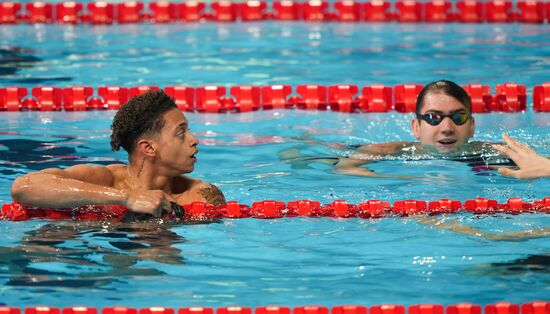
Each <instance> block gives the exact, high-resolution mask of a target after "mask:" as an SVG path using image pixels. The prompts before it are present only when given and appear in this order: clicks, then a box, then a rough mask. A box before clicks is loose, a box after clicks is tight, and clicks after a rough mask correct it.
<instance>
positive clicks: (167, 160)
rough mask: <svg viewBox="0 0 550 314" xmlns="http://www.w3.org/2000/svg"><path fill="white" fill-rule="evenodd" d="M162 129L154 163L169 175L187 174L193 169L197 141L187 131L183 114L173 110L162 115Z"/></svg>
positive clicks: (186, 122)
mask: <svg viewBox="0 0 550 314" xmlns="http://www.w3.org/2000/svg"><path fill="white" fill-rule="evenodd" d="M163 118H164V127H163V128H162V130H161V131H160V134H159V135H158V138H157V140H156V141H155V142H156V152H155V154H156V155H155V157H156V162H158V163H159V164H161V165H162V166H163V169H167V171H169V173H168V174H169V175H180V174H182V173H189V172H191V171H193V169H194V168H195V163H196V162H197V158H196V156H195V155H196V154H197V153H198V149H197V145H198V144H199V141H198V140H197V138H196V137H195V135H193V133H191V131H190V130H189V122H188V121H187V118H185V116H184V115H183V113H182V112H181V111H180V110H179V109H177V108H174V109H172V110H170V111H168V112H166V113H165V114H164V115H163Z"/></svg>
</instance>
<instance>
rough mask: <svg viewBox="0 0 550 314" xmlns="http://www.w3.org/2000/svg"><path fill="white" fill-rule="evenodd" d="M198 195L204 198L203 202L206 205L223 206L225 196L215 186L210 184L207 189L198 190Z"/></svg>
mask: <svg viewBox="0 0 550 314" xmlns="http://www.w3.org/2000/svg"><path fill="white" fill-rule="evenodd" d="M199 194H200V195H202V197H204V200H205V202H206V203H208V204H213V205H216V206H218V205H223V204H225V196H223V193H222V191H220V189H218V187H217V186H215V185H213V184H210V185H209V186H208V187H206V188H204V189H200V190H199Z"/></svg>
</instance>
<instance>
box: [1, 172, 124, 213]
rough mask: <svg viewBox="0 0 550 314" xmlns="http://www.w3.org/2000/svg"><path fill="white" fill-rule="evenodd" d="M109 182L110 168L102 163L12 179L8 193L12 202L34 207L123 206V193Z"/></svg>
mask: <svg viewBox="0 0 550 314" xmlns="http://www.w3.org/2000/svg"><path fill="white" fill-rule="evenodd" d="M113 182H114V177H113V174H112V172H111V170H110V169H108V168H107V167H103V166H91V165H77V166H73V167H70V168H67V169H64V170H63V169H57V168H51V169H44V170H41V171H38V172H34V173H30V174H27V175H24V176H22V177H19V178H17V179H15V181H14V182H13V185H12V187H11V194H12V197H13V200H14V201H16V202H20V203H22V204H25V205H30V206H36V207H50V208H67V207H76V206H82V205H93V204H104V205H108V204H120V205H124V203H125V201H126V198H127V196H126V194H125V193H124V191H122V190H118V189H115V188H113V187H112V185H113Z"/></svg>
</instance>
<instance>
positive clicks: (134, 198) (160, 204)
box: [124, 190, 176, 217]
mask: <svg viewBox="0 0 550 314" xmlns="http://www.w3.org/2000/svg"><path fill="white" fill-rule="evenodd" d="M125 192H126V195H127V197H126V202H125V204H124V206H126V208H128V209H129V210H130V211H131V212H134V213H139V214H151V215H153V216H154V217H160V216H161V215H162V211H163V210H165V211H167V212H172V205H171V204H170V202H176V200H175V199H174V198H173V197H172V196H170V195H168V194H166V193H165V192H163V191H161V190H151V191H149V190H127V191H125Z"/></svg>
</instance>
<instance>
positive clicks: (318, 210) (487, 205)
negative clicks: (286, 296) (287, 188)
mask: <svg viewBox="0 0 550 314" xmlns="http://www.w3.org/2000/svg"><path fill="white" fill-rule="evenodd" d="M127 212H128V210H127V209H126V208H125V207H123V206H119V205H108V206H82V207H78V208H74V209H52V208H35V207H28V206H23V205H21V204H19V203H11V204H4V205H2V209H1V213H0V219H3V220H13V221H19V220H30V219H34V218H39V219H74V220H114V221H118V220H120V219H122V218H123V217H124V216H125V215H126V213H127ZM458 212H470V213H474V214H497V213H503V214H513V215H516V214H522V213H550V197H546V198H544V199H542V200H540V201H534V202H532V203H530V202H524V201H523V200H522V199H521V198H511V199H509V200H508V201H507V202H506V203H503V204H500V203H498V202H497V201H496V200H491V199H486V198H476V199H473V200H466V201H465V202H464V203H462V202H460V201H458V200H450V199H440V200H437V201H418V200H403V201H395V202H394V203H393V205H392V204H390V203H389V202H385V201H380V200H368V201H365V202H361V203H359V204H349V203H348V202H347V201H345V200H336V201H334V202H332V203H329V204H321V203H320V202H317V201H312V200H299V201H291V202H288V203H285V202H280V201H275V200H264V201H259V202H254V203H253V204H252V205H251V206H248V205H244V204H239V203H238V202H234V201H230V202H227V203H226V204H224V205H221V206H214V205H212V204H205V203H201V202H194V203H190V204H186V205H183V206H182V208H181V213H167V214H166V215H165V218H168V219H170V218H183V219H187V220H212V219H218V218H259V219H271V218H283V217H333V218H364V219H370V218H384V217H408V216H414V215H439V214H453V213H458ZM548 314H550V313H548Z"/></svg>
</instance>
